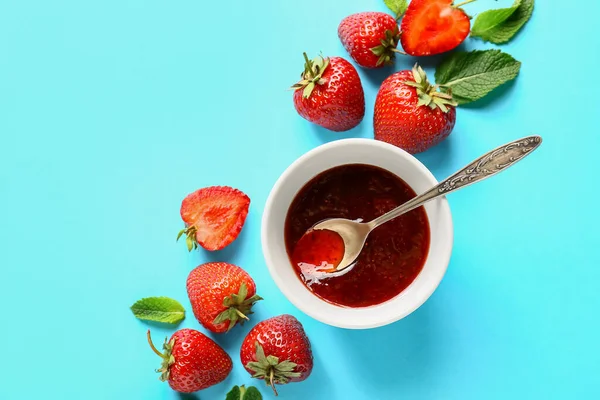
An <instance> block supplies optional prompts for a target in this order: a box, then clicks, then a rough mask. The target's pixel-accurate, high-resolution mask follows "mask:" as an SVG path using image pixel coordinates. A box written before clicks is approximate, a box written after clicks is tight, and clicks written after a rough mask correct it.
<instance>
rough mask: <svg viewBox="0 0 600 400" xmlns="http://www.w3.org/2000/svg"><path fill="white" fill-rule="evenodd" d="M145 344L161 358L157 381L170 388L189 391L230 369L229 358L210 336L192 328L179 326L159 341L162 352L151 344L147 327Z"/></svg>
mask: <svg viewBox="0 0 600 400" xmlns="http://www.w3.org/2000/svg"><path fill="white" fill-rule="evenodd" d="M148 343H149V344H150V347H151V348H152V350H153V351H154V352H155V353H156V354H158V355H159V356H160V357H161V358H162V360H163V361H162V365H161V368H160V369H158V370H157V371H156V372H160V373H161V375H160V380H161V381H163V382H164V381H169V385H170V386H171V388H173V390H177V391H178V392H182V393H191V392H195V391H198V390H202V389H206V388H207V387H209V386H212V385H216V384H217V383H219V382H221V381H223V380H224V379H225V378H227V375H229V373H230V372H231V368H232V363H231V358H230V357H229V355H227V353H225V351H224V350H223V349H222V348H221V347H220V346H219V345H218V344H216V343H215V342H213V341H212V340H211V339H209V338H208V337H206V336H205V335H203V334H202V333H200V332H198V331H195V330H193V329H181V330H178V331H177V332H175V333H174V334H173V336H171V339H170V340H169V341H167V340H166V339H165V343H164V344H163V350H164V353H161V352H160V351H158V350H157V349H156V347H154V344H153V343H152V338H151V337H150V330H148Z"/></svg>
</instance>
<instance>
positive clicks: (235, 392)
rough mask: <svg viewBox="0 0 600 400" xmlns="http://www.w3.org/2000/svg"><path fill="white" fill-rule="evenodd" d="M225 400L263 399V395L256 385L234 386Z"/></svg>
mask: <svg viewBox="0 0 600 400" xmlns="http://www.w3.org/2000/svg"><path fill="white" fill-rule="evenodd" d="M225 400H262V395H261V394H260V392H259V391H258V389H257V388H255V387H254V386H250V387H249V388H246V387H244V385H242V386H234V387H233V388H232V389H231V390H230V391H229V393H227V397H226V398H225Z"/></svg>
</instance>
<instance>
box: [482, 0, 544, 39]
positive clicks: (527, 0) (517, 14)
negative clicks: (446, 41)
mask: <svg viewBox="0 0 600 400" xmlns="http://www.w3.org/2000/svg"><path fill="white" fill-rule="evenodd" d="M533 4H534V0H515V2H514V4H513V5H512V6H511V7H507V8H499V9H497V10H489V11H485V12H482V13H481V14H479V15H478V16H477V18H476V19H475V23H474V24H473V27H472V28H471V37H476V38H480V39H482V40H485V41H488V42H492V43H496V44H501V43H505V42H508V41H509V40H510V39H512V37H513V36H514V35H515V34H516V33H517V32H518V31H519V29H521V27H523V25H525V23H526V22H527V21H528V20H529V18H530V17H531V14H532V13H533Z"/></svg>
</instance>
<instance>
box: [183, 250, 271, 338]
mask: <svg viewBox="0 0 600 400" xmlns="http://www.w3.org/2000/svg"><path fill="white" fill-rule="evenodd" d="M187 292H188V296H189V298H190V303H191V304H192V309H193V310H194V315H195V316H196V318H197V319H198V321H199V322H200V323H201V324H202V326H204V327H205V328H206V329H208V330H209V331H211V332H216V333H222V332H226V331H229V330H231V328H233V327H234V326H235V325H236V324H237V323H238V322H240V323H242V324H243V323H244V320H247V319H248V315H250V314H252V306H253V305H254V303H256V302H257V301H259V300H262V298H261V297H260V296H257V295H256V285H255V284H254V281H253V280H252V278H251V277H250V275H248V273H247V272H246V271H244V270H243V269H241V268H240V267H238V266H235V265H233V264H228V263H224V262H211V263H207V264H203V265H200V266H198V267H196V268H195V269H194V270H192V272H190V275H189V276H188V279H187Z"/></svg>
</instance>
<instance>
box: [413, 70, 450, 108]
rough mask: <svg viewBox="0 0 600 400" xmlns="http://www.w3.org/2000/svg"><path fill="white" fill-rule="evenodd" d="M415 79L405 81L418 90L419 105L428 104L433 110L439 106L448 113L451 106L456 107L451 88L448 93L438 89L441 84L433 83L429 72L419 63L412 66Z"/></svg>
mask: <svg viewBox="0 0 600 400" xmlns="http://www.w3.org/2000/svg"><path fill="white" fill-rule="evenodd" d="M412 74H413V80H412V81H405V82H404V83H405V84H406V85H408V86H412V87H414V88H415V89H416V90H417V96H418V97H419V101H418V103H417V106H427V107H429V108H431V109H432V110H435V109H436V108H439V109H440V110H442V112H444V113H447V112H448V111H449V110H450V109H449V108H448V107H449V106H451V107H456V105H457V103H456V101H454V100H453V99H452V93H451V90H448V92H447V93H445V92H441V91H440V90H438V89H439V88H440V85H432V84H431V83H429V79H427V74H426V73H425V71H423V68H421V67H420V66H419V65H418V64H415V66H414V67H413V68H412Z"/></svg>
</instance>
